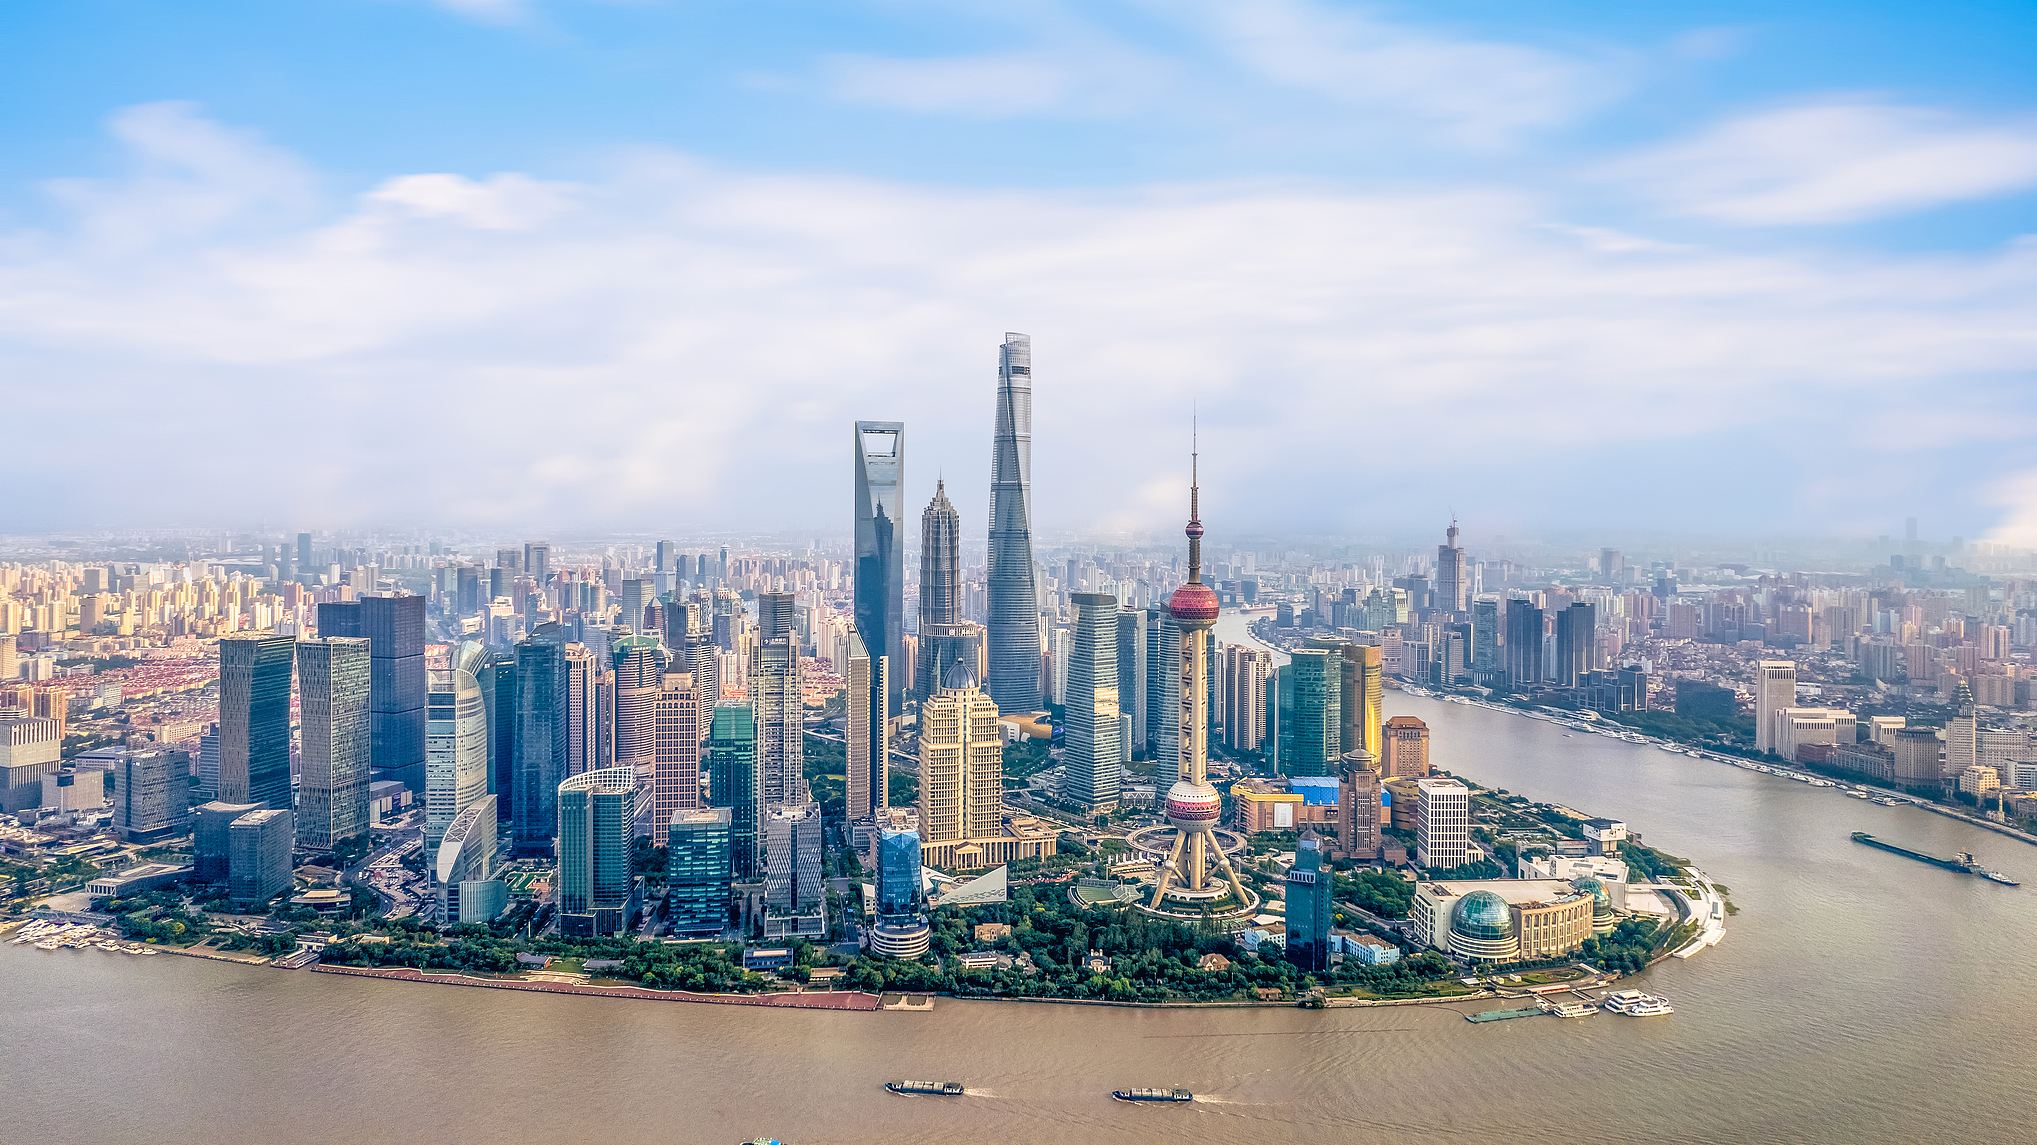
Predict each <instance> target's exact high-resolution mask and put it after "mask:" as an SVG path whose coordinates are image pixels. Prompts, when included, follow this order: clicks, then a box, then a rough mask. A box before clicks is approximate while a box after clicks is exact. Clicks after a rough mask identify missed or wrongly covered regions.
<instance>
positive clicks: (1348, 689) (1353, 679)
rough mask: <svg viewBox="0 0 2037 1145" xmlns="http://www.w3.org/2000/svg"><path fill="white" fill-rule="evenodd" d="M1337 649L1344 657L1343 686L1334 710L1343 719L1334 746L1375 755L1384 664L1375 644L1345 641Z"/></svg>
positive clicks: (1381, 714)
mask: <svg viewBox="0 0 2037 1145" xmlns="http://www.w3.org/2000/svg"><path fill="white" fill-rule="evenodd" d="M1338 651H1339V652H1340V653H1341V654H1342V655H1343V657H1344V664H1343V669H1344V687H1343V691H1342V694H1341V695H1340V696H1339V697H1338V700H1337V705H1338V714H1339V716H1340V717H1341V719H1342V721H1343V730H1342V733H1341V734H1340V735H1339V736H1338V737H1337V746H1338V747H1340V748H1342V749H1343V750H1344V751H1345V752H1350V751H1353V750H1357V749H1360V748H1363V749H1364V750H1365V751H1368V752H1371V753H1372V756H1373V758H1374V759H1377V758H1378V757H1379V724H1380V721H1381V720H1382V719H1384V718H1385V712H1383V711H1382V710H1381V705H1382V704H1383V703H1384V702H1385V691H1384V689H1385V678H1384V677H1385V667H1384V660H1383V653H1382V651H1381V649H1380V648H1379V646H1378V645H1376V644H1345V645H1343V646H1341V647H1340V648H1339V649H1338Z"/></svg>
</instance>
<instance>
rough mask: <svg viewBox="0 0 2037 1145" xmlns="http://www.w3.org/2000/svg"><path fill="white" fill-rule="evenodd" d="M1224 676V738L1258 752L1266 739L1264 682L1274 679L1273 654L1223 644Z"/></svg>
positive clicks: (1261, 650) (1240, 747)
mask: <svg viewBox="0 0 2037 1145" xmlns="http://www.w3.org/2000/svg"><path fill="white" fill-rule="evenodd" d="M1223 676H1224V683H1223V689H1222V692H1221V696H1222V702H1223V705H1224V740H1225V742H1226V743H1228V744H1230V746H1231V747H1233V748H1235V749H1237V750H1238V751H1259V750H1261V748H1262V746H1263V745H1264V744H1265V742H1266V682H1267V681H1268V680H1270V679H1272V678H1273V653H1271V652H1269V651H1267V650H1266V649H1264V648H1252V647H1248V646H1246V645H1243V644H1226V645H1224V672H1223Z"/></svg>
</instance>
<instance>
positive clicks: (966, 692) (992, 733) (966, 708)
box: [919, 663, 1004, 862]
mask: <svg viewBox="0 0 2037 1145" xmlns="http://www.w3.org/2000/svg"><path fill="white" fill-rule="evenodd" d="M946 671H947V674H946V675H945V676H944V677H943V678H942V680H941V687H940V689H939V690H938V691H936V692H935V693H934V694H933V695H932V696H931V697H929V698H928V699H927V700H926V702H925V703H922V704H921V705H920V747H919V826H920V836H921V838H922V839H924V840H925V841H926V842H927V843H928V844H930V845H932V844H941V843H950V844H952V843H956V842H959V841H961V840H968V839H991V838H994V837H996V836H998V835H999V834H1001V833H1002V830H1003V810H1004V741H1003V740H1002V739H1001V738H1000V737H999V735H998V730H997V711H998V709H997V703H996V701H994V700H992V699H991V698H990V697H989V696H987V695H985V694H984V693H983V691H982V689H980V688H978V687H977V686H976V679H975V677H974V675H973V674H972V673H971V671H970V667H969V665H966V664H959V663H958V664H951V665H949V666H948V668H947V670H946ZM947 849H948V850H949V851H953V850H954V848H953V847H949V848H947ZM929 861H930V862H931V861H932V860H929Z"/></svg>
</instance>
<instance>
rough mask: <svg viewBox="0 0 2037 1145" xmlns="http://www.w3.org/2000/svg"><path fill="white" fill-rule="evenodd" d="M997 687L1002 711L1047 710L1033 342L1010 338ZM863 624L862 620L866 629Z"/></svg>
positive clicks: (1004, 378) (1001, 401)
mask: <svg viewBox="0 0 2037 1145" xmlns="http://www.w3.org/2000/svg"><path fill="white" fill-rule="evenodd" d="M986 574H987V576H986V579H987V585H986V587H987V588H988V590H989V598H990V601H989V604H990V624H989V629H990V632H989V637H990V679H989V680H988V681H987V683H988V687H987V688H986V689H985V690H986V691H988V692H989V693H990V698H991V699H993V700H995V701H997V706H998V708H999V710H1001V711H1006V712H1013V713H1022V712H1036V711H1039V710H1040V701H1041V694H1040V683H1041V681H1040V668H1041V665H1040V592H1039V584H1038V582H1037V581H1035V580H1034V578H1033V340H1032V338H1031V337H1030V336H1028V335H1025V334H1006V335H1005V336H1004V345H1002V346H1000V347H999V348H998V358H997V424H996V431H995V436H994V437H993V438H992V440H991V454H990V549H989V565H988V568H987V569H986ZM860 619H861V618H860V617H858V620H859V621H860Z"/></svg>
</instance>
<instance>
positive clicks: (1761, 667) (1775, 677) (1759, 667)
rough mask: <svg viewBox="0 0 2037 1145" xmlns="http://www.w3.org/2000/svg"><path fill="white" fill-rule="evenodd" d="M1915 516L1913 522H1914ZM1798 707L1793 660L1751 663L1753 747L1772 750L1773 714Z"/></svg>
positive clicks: (1757, 749)
mask: <svg viewBox="0 0 2037 1145" xmlns="http://www.w3.org/2000/svg"><path fill="white" fill-rule="evenodd" d="M1914 520H1915V519H1914V518H1912V523H1913V525H1914ZM1796 706H1797V665H1796V661H1794V660H1762V661H1759V662H1757V663H1756V664H1755V665H1754V750H1755V751H1758V752H1760V751H1774V750H1775V741H1776V735H1775V713H1776V712H1779V711H1781V710H1782V709H1784V708H1794V707H1796Z"/></svg>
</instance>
